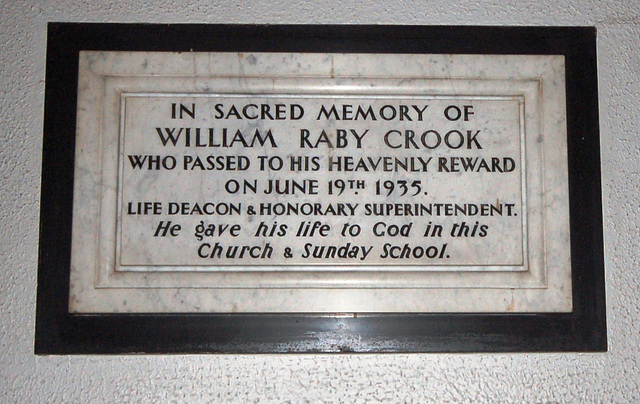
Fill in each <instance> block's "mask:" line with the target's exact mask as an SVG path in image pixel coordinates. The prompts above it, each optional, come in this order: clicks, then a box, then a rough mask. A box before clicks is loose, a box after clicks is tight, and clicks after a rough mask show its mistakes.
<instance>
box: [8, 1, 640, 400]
mask: <svg viewBox="0 0 640 404" xmlns="http://www.w3.org/2000/svg"><path fill="white" fill-rule="evenodd" d="M91 3H95V4H91ZM189 3H192V2H190V1H164V2H160V1H155V0H141V1H134V0H126V1H116V0H114V1H104V2H80V1H73V0H58V1H55V0H51V1H47V0H43V1H11V0H2V1H1V3H0V4H2V8H1V10H2V14H1V16H0V47H1V48H0V49H1V54H0V80H1V86H0V104H1V107H0V140H1V143H0V178H1V180H2V183H1V184H2V186H1V190H0V193H1V196H0V223H1V225H0V233H1V235H0V265H1V270H0V285H2V286H0V313H1V318H0V400H1V401H2V402H121V401H125V402H131V401H134V402H136V401H145V402H151V401H156V402H200V401H202V402H223V401H242V402H245V401H248V402H254V401H255V402H257V401H276V402H283V401H284V402H286V401H291V402H304V401H314V402H318V401H334V402H335V401H346V402H352V401H365V400H369V401H384V402H389V401H391V402H430V401H434V402H477V401H486V402H640V364H639V361H640V359H639V358H640V348H639V346H640V333H639V330H638V324H640V314H639V310H640V281H639V279H640V278H639V277H638V275H639V274H640V242H639V235H638V234H639V228H640V217H639V214H640V209H639V207H640V186H639V185H640V178H639V177H640V157H639V156H640V134H639V129H638V128H640V120H639V119H638V115H640V102H639V101H638V100H640V2H638V1H636V0H627V1H617V0H603V1H598V0H588V1H584V0H555V1H554V0H522V1H516V0H490V1H480V0H448V1H442V0H438V1H431V0H415V1H411V0H395V1H386V0H370V1H366V2H362V1H356V0H324V1H322V2H315V1H308V0H307V1H293V0H255V1H251V0H241V1H225V2H222V1H206V2H204V1H203V2H201V3H200V4H189ZM47 21H85V22H89V21H90V22H208V23H214V22H217V23H373V24H377V23H380V24H383V23H384V24H446V25H451V24H476V25H595V26H596V27H597V28H598V52H599V69H600V71H599V73H600V107H601V114H600V119H601V125H600V130H601V138H602V160H603V197H604V218H605V233H606V236H605V239H606V251H605V254H606V270H607V275H606V282H607V304H608V307H607V315H608V327H609V352H608V353H606V354H517V355H503V354H501V355H332V356H330V355H303V356H300V355H296V356H294V355H265V356H233V355H224V356H115V357H100V356H97V357H95V356H94V357H87V356H74V357H36V356H34V355H33V330H34V313H35V288H36V267H37V245H38V214H39V192H40V164H41V150H42V146H41V144H42V115H43V88H44V63H45V43H46V22H47Z"/></svg>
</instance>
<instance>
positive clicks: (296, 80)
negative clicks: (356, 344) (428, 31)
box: [70, 52, 571, 313]
mask: <svg viewBox="0 0 640 404" xmlns="http://www.w3.org/2000/svg"><path fill="white" fill-rule="evenodd" d="M563 75H564V61H563V58H562V57H560V56H495V55H474V56H467V55H455V56H452V55H353V54H352V55H338V54H335V55H330V54H235V53H222V54H221V53H217V54H216V53H181V54H178V53H175V54H172V53H127V52H82V53H81V57H80V75H79V94H78V98H79V101H78V133H77V148H76V149H77V155H76V177H75V178H76V179H75V181H76V182H75V195H74V224H73V249H72V274H71V298H70V311H72V312H80V313H84V312H232V311H233V312H283V311H284V312H287V311H289V312H291V311H293V312H374V311H375V312H378V311H382V312H385V311H407V312H480V311H483V312H486V311H488V312H505V311H516V312H538V311H544V312H558V311H570V310H571V268H570V254H569V227H568V224H569V223H568V201H567V200H568V196H567V169H566V167H567V162H566V128H565V126H566V122H565V121H566V117H565V98H564V76H563ZM180 106H182V108H181V107H180ZM332 108H335V109H332ZM465 114H466V115H465ZM269 163H271V164H269ZM280 163H281V164H282V167H280ZM298 163H300V164H301V165H297V164H298ZM472 167H473V168H472ZM278 185H279V186H289V187H293V186H295V187H296V192H294V193H292V192H291V188H290V189H289V191H288V192H287V194H281V193H278V192H273V191H272V189H273V188H272V187H274V186H278ZM405 186H406V189H405ZM340 191H342V192H340ZM296 213H297V214H296ZM354 224H356V225H357V227H351V226H352V225H354ZM203 229H204V230H206V231H202V230H203ZM311 231H313V233H311ZM349 231H351V233H349ZM394 231H400V234H397V235H395V236H394V235H390V234H389V233H390V232H391V233H393V232H394ZM220 232H222V234H218V233H220ZM305 232H306V234H305ZM356 233H357V235H356ZM314 251H315V252H316V253H317V255H316V256H315V257H314V256H313V253H314ZM227 253H228V255H227Z"/></svg>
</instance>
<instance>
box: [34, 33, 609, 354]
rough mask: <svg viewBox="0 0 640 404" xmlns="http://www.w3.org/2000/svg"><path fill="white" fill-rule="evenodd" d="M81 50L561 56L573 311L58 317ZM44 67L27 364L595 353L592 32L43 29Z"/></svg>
mask: <svg viewBox="0 0 640 404" xmlns="http://www.w3.org/2000/svg"><path fill="white" fill-rule="evenodd" d="M81 50H122V51H124V50H127V51H171V52H175V51H185V52H187V51H210V52H213V51H218V52H225V51H227V52H339V53H356V52H357V53H418V54H419V53H437V54H442V53H444V54H520V55H524V54H558V55H564V56H565V63H566V95H567V123H568V127H567V130H568V153H569V154H568V161H569V186H570V193H569V194H570V226H571V228H570V230H571V263H572V283H573V306H574V309H573V312H571V313H565V314H551V313H534V314H457V313H450V314H429V313H421V314H407V313H394V314H313V313H296V314H108V315H105V314H95V315H72V314H69V313H68V309H67V306H68V299H69V272H70V260H71V221H72V220H71V219H72V200H73V176H74V171H73V168H74V148H75V128H76V102H77V79H78V55H79V51H81ZM46 68H47V70H46V90H45V115H44V144H43V163H42V198H41V218H40V246H39V248H40V250H39V268H38V290H37V314H36V330H35V352H36V353H37V354H120V353H274V352H276V353H289V352H302V353H305V352H306V353H308V352H521V351H529V352H533V351H606V349H607V337H606V318H605V289H604V258H603V237H602V202H601V185H600V145H599V129H598V89H597V58H596V31H595V28H592V27H473V26H461V27H452V26H436V27H434V26H431V27H427V26H318V25H194V24H189V25H186V24H180V25H160V24H84V23H50V24H49V27H48V46H47V66H46Z"/></svg>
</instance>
